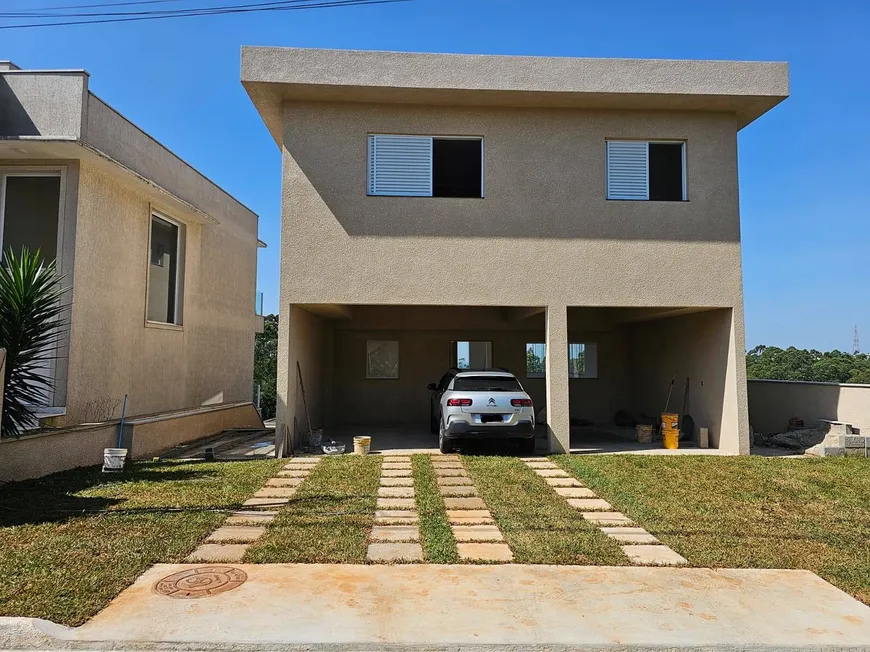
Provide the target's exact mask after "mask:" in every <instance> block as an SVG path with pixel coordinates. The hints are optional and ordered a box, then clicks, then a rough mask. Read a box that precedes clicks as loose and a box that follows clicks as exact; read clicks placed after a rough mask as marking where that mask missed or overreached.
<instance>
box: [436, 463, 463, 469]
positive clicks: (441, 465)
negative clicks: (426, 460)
mask: <svg viewBox="0 0 870 652" xmlns="http://www.w3.org/2000/svg"><path fill="white" fill-rule="evenodd" d="M432 466H433V467H434V468H435V469H461V468H463V467H462V462H432Z"/></svg>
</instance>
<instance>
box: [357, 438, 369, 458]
mask: <svg viewBox="0 0 870 652" xmlns="http://www.w3.org/2000/svg"><path fill="white" fill-rule="evenodd" d="M371 445H372V438H371V437H354V438H353V452H354V453H355V454H356V455H368V454H369V448H370V447H371Z"/></svg>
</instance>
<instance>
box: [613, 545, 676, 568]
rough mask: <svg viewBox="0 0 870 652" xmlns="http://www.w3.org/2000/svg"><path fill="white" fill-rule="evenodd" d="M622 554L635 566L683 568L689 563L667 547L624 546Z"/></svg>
mask: <svg viewBox="0 0 870 652" xmlns="http://www.w3.org/2000/svg"><path fill="white" fill-rule="evenodd" d="M622 552H624V553H625V555H626V556H627V557H628V558H629V559H630V560H631V561H632V562H633V563H635V564H643V565H644V566H682V565H683V564H688V563H689V562H688V561H687V560H686V558H685V557H683V556H682V555H680V554H677V553H676V552H674V551H673V550H671V549H670V548H668V547H667V546H644V545H628V546H622Z"/></svg>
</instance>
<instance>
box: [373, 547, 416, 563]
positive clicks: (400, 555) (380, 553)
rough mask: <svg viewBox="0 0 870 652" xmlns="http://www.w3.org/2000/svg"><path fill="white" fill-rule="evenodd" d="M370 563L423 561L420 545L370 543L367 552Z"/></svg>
mask: <svg viewBox="0 0 870 652" xmlns="http://www.w3.org/2000/svg"><path fill="white" fill-rule="evenodd" d="M366 559H368V560H369V561H423V547H422V546H421V545H420V544H419V543H370V544H369V548H368V551H367V552H366Z"/></svg>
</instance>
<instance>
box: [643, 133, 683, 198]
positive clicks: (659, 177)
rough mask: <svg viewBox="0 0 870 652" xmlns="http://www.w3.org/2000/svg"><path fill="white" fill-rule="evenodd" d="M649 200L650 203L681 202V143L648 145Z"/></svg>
mask: <svg viewBox="0 0 870 652" xmlns="http://www.w3.org/2000/svg"><path fill="white" fill-rule="evenodd" d="M649 198H650V200H651V201H682V200H683V145H682V143H650V144H649Z"/></svg>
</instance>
